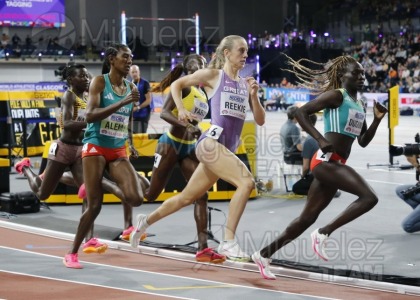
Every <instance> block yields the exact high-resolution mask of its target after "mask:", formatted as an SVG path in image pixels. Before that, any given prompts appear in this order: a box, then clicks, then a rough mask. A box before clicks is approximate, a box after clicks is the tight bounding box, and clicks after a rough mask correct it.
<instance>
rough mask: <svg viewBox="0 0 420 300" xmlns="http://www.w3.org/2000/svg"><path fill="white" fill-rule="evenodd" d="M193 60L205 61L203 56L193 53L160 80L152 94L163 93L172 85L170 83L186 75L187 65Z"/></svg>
mask: <svg viewBox="0 0 420 300" xmlns="http://www.w3.org/2000/svg"><path fill="white" fill-rule="evenodd" d="M193 59H197V60H199V59H202V60H204V61H205V60H206V59H205V58H204V57H203V56H201V55H199V54H195V53H194V54H190V55H187V56H185V57H184V60H183V61H182V63H179V64H177V65H176V66H175V67H174V68H173V69H172V70H171V71H170V72H169V73H168V75H166V76H165V78H163V79H162V80H161V82H160V84H159V85H157V86H155V87H154V88H153V89H152V92H163V91H164V90H165V89H166V88H167V87H169V86H170V85H171V84H172V82H174V81H175V80H177V79H178V78H180V77H181V75H182V74H184V75H187V74H188V69H189V64H190V62H191V61H192V60H193Z"/></svg>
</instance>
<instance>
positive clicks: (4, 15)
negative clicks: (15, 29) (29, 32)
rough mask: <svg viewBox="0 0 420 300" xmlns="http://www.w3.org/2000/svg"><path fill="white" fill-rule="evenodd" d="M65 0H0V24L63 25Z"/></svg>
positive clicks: (26, 25)
mask: <svg viewBox="0 0 420 300" xmlns="http://www.w3.org/2000/svg"><path fill="white" fill-rule="evenodd" d="M65 19H66V16H65V0H0V26H22V27H64V26H65Z"/></svg>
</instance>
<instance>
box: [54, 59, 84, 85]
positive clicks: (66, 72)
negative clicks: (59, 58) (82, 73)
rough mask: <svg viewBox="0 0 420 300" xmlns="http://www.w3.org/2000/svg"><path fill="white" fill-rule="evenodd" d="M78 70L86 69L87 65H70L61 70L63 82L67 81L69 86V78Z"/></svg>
mask: <svg viewBox="0 0 420 300" xmlns="http://www.w3.org/2000/svg"><path fill="white" fill-rule="evenodd" d="M77 69H86V67H85V65H82V64H74V63H69V64H67V65H66V66H65V67H64V68H62V69H61V70H60V76H61V80H62V81H66V82H67V83H68V84H69V78H70V77H73V76H74V75H75V71H76V70H77Z"/></svg>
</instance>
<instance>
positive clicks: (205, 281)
mask: <svg viewBox="0 0 420 300" xmlns="http://www.w3.org/2000/svg"><path fill="white" fill-rule="evenodd" d="M1 248H3V249H7V250H11V251H20V252H24V253H28V254H31V255H34V254H35V255H39V256H44V257H49V258H54V259H60V261H61V260H62V259H63V258H62V257H59V256H55V255H50V254H44V253H37V252H32V251H27V250H22V249H17V248H11V247H5V246H0V249H1ZM80 262H82V263H84V264H89V265H95V266H99V267H106V268H113V269H118V270H124V271H131V272H137V273H142V274H152V275H156V276H167V277H172V278H176V279H184V280H190V281H197V282H202V283H207V284H213V285H226V286H231V287H236V288H245V289H250V290H256V291H264V292H269V293H277V294H284V295H294V296H308V297H313V298H314V299H334V298H327V297H319V296H313V295H309V294H300V293H291V292H284V291H277V290H271V289H264V288H258V287H252V286H245V285H240V284H230V283H225V282H220V281H214V280H207V279H199V278H191V277H186V276H180V275H173V274H166V273H158V272H152V271H144V270H138V269H131V268H127V267H120V266H114V265H107V264H101V263H94V262H87V261H80ZM0 271H4V270H1V269H0ZM5 272H7V271H5ZM30 276H34V275H30ZM35 277H37V276H35ZM45 278H49V277H45ZM52 279H54V280H58V279H56V278H52ZM59 280H61V279H59ZM63 281H68V282H73V281H70V280H63ZM74 282H77V283H79V281H74ZM82 283H83V284H85V283H84V282H82ZM97 286H101V285H97ZM122 290H123V289H122ZM128 291H131V290H128ZM137 292H138V291H137Z"/></svg>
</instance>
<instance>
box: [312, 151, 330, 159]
mask: <svg viewBox="0 0 420 300" xmlns="http://www.w3.org/2000/svg"><path fill="white" fill-rule="evenodd" d="M331 155H332V152H327V153H324V152H322V150H321V149H319V150H318V152H317V153H316V159H317V160H321V161H329V160H330V158H331Z"/></svg>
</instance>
